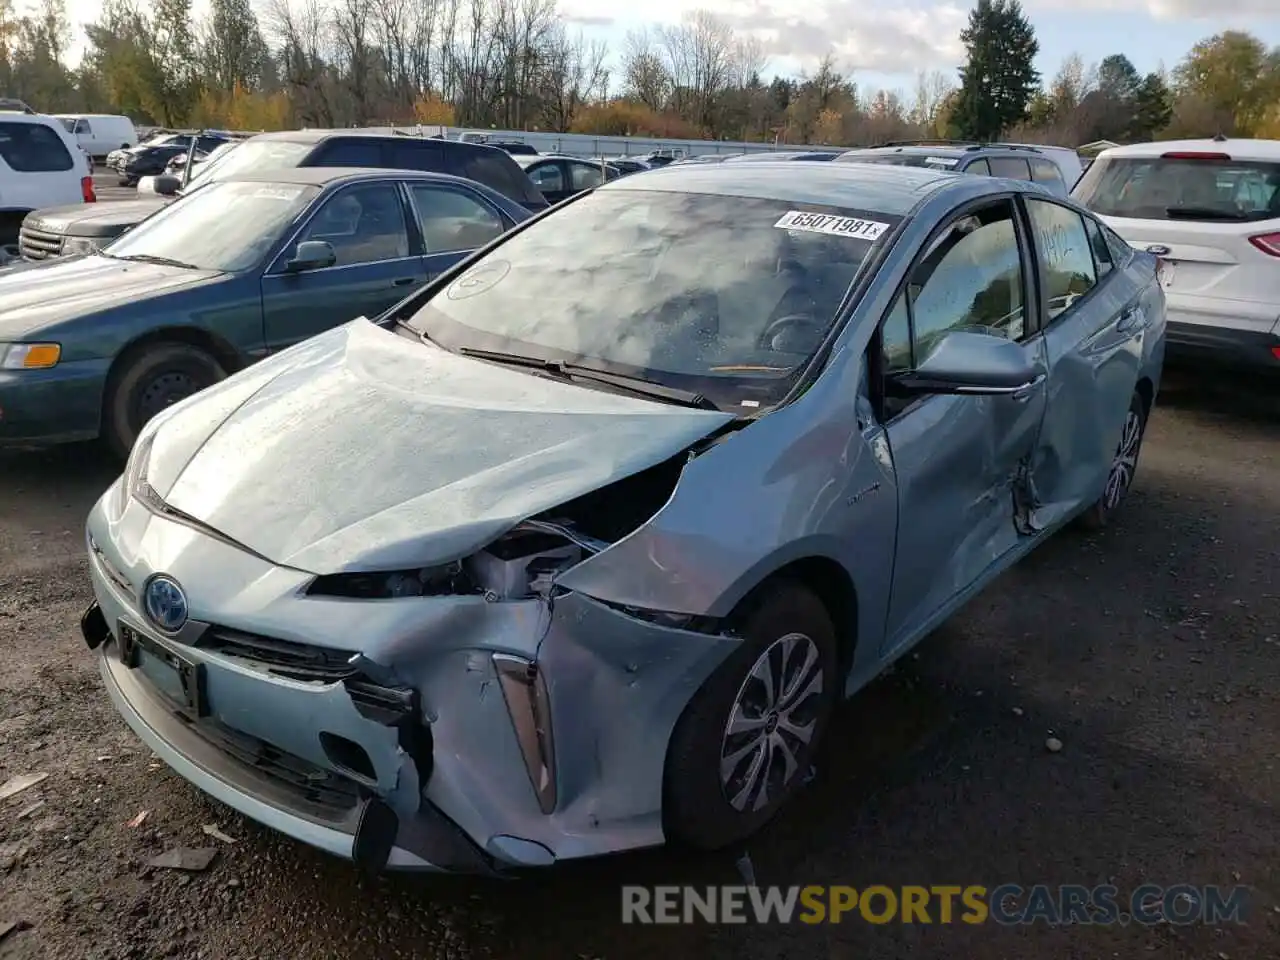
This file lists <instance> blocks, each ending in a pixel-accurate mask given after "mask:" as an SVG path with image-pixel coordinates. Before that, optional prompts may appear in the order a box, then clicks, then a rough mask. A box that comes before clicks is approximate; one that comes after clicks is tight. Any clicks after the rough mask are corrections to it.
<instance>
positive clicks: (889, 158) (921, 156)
mask: <svg viewBox="0 0 1280 960" xmlns="http://www.w3.org/2000/svg"><path fill="white" fill-rule="evenodd" d="M839 159H840V160H842V161H843V162H845V163H887V164H890V165H891V166H895V167H928V168H930V169H931V170H954V169H955V168H956V167H957V166H958V165H959V163H960V161H959V160H957V159H956V158H955V157H947V156H941V155H938V154H928V153H867V154H858V153H845V154H842V155H841V156H840V158H839Z"/></svg>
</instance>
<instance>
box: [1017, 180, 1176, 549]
mask: <svg viewBox="0 0 1280 960" xmlns="http://www.w3.org/2000/svg"><path fill="white" fill-rule="evenodd" d="M1023 205H1024V207H1025V210H1026V214H1027V218H1028V222H1029V224H1030V230H1029V231H1028V232H1029V234H1030V236H1031V240H1032V245H1033V248H1034V251H1035V257H1036V266H1037V274H1038V286H1039V290H1040V311H1039V313H1040V317H1041V320H1042V325H1043V331H1042V336H1043V339H1044V343H1045V353H1046V356H1047V359H1048V363H1049V382H1048V389H1049V404H1048V408H1047V410H1046V412H1045V419H1044V428H1043V430H1042V432H1041V436H1040V442H1039V444H1038V445H1037V451H1036V459H1035V460H1034V461H1033V463H1032V469H1031V480H1032V492H1033V504H1034V510H1033V511H1032V515H1031V521H1032V524H1033V525H1034V526H1035V527H1037V528H1039V529H1043V528H1046V527H1050V526H1052V525H1054V524H1055V523H1057V522H1059V521H1061V520H1063V519H1064V518H1066V517H1068V516H1070V515H1072V514H1074V513H1075V512H1077V511H1078V510H1079V509H1081V508H1083V507H1086V506H1088V505H1089V504H1091V503H1093V502H1094V501H1096V500H1097V499H1098V497H1099V496H1100V495H1101V494H1102V490H1103V486H1104V485H1105V483H1106V479H1107V474H1108V472H1109V470H1110V467H1111V461H1112V458H1113V456H1114V454H1115V450H1116V447H1117V445H1118V443H1119V441H1120V432H1121V429H1122V428H1123V426H1124V421H1125V417H1126V415H1127V414H1128V411H1129V404H1130V401H1131V399H1132V397H1133V393H1134V389H1135V387H1136V385H1137V382H1138V371H1139V367H1140V365H1141V361H1142V356H1143V339H1144V338H1145V337H1146V336H1147V335H1148V327H1149V325H1150V322H1151V321H1153V320H1155V319H1157V318H1158V316H1159V310H1160V293H1159V289H1158V287H1157V284H1156V276H1155V266H1154V262H1153V261H1152V259H1151V258H1150V257H1145V256H1137V255H1135V254H1134V253H1133V252H1132V251H1127V252H1125V251H1116V250H1114V249H1113V248H1112V246H1111V245H1110V244H1108V243H1107V239H1106V236H1105V234H1104V232H1103V230H1102V228H1101V226H1100V225H1099V224H1098V222H1097V221H1096V220H1094V218H1093V217H1091V216H1088V215H1087V214H1081V213H1080V212H1079V211H1077V210H1075V209H1073V208H1071V207H1069V206H1067V205H1066V204H1065V203H1058V202H1056V201H1054V200H1051V199H1048V198H1041V197H1033V196H1024V198H1023ZM1117 253H1120V256H1117Z"/></svg>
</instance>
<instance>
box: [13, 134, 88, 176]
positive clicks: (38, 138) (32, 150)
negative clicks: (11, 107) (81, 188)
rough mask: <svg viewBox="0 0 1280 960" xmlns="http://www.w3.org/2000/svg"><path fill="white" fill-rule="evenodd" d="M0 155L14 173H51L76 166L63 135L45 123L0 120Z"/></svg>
mask: <svg viewBox="0 0 1280 960" xmlns="http://www.w3.org/2000/svg"><path fill="white" fill-rule="evenodd" d="M0 157H3V158H4V162H5V163H7V164H8V165H9V169H10V170H12V171H14V172H15V173H52V172H55V171H61V170H70V169H71V168H72V167H73V166H75V162H74V161H73V160H72V159H71V152H70V151H69V150H67V148H66V145H65V144H64V143H63V142H62V138H61V137H59V136H58V135H57V134H56V133H54V132H53V131H52V130H51V129H50V128H48V127H46V126H45V125H44V124H42V123H3V122H0Z"/></svg>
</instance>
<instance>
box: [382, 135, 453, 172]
mask: <svg viewBox="0 0 1280 960" xmlns="http://www.w3.org/2000/svg"><path fill="white" fill-rule="evenodd" d="M387 147H388V148H389V150H390V153H391V166H393V167H396V168H397V169H400V170H441V169H443V168H444V154H443V152H442V151H441V149H440V147H438V146H436V145H435V144H432V143H426V142H418V141H416V140H408V139H402V140H395V141H393V142H391V143H389V144H387ZM373 166H379V167H380V166H382V164H380V163H377V164H373Z"/></svg>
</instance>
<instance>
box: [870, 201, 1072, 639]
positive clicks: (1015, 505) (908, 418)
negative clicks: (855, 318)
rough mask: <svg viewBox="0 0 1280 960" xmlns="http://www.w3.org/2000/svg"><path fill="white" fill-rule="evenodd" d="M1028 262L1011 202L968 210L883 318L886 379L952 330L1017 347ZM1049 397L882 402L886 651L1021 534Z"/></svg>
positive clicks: (1030, 331) (1029, 347) (1025, 317)
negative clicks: (893, 510) (894, 507)
mask: <svg viewBox="0 0 1280 960" xmlns="http://www.w3.org/2000/svg"><path fill="white" fill-rule="evenodd" d="M1030 272H1031V271H1030V259H1029V251H1028V249H1027V244H1026V242H1025V238H1024V236H1023V230H1022V227H1021V221H1020V220H1019V219H1018V217H1017V213H1016V208H1015V206H1014V203H1013V201H1012V199H1002V200H999V201H996V202H994V203H987V204H985V205H984V206H981V207H977V208H969V209H966V210H965V211H964V213H963V214H962V215H960V216H958V217H956V218H955V219H953V220H952V221H951V222H950V223H949V224H947V225H946V226H945V227H944V228H943V229H942V230H940V231H939V232H938V233H937V234H935V236H934V237H933V238H932V239H931V240H930V242H929V243H928V244H926V246H925V248H924V250H923V251H922V253H921V255H920V256H919V257H918V259H917V262H916V264H915V266H914V267H913V268H912V272H911V274H910V276H909V277H908V282H907V285H906V288H905V289H904V290H903V291H902V293H901V294H900V295H899V297H898V299H897V302H896V303H895V305H894V307H893V309H892V310H891V311H890V313H889V315H888V316H887V317H886V318H885V321H884V325H883V328H882V334H881V338H880V339H881V342H882V350H883V353H884V359H883V366H884V370H885V374H886V377H888V378H891V377H892V376H893V374H894V373H897V372H902V371H905V370H909V369H911V368H912V367H913V366H914V365H916V364H918V363H919V362H920V361H921V360H922V359H923V358H924V357H926V356H928V353H929V350H930V349H931V346H932V345H933V344H934V343H935V342H936V341H937V339H938V337H939V336H940V335H941V334H943V333H946V332H948V331H951V330H962V329H969V330H975V329H976V330H982V331H985V332H988V333H990V334H991V335H993V336H1004V337H1008V338H1010V339H1013V340H1016V341H1018V342H1020V343H1023V344H1024V349H1025V350H1026V351H1027V354H1028V359H1029V360H1030V361H1031V362H1032V366H1033V367H1035V368H1036V369H1038V370H1043V369H1044V359H1045V358H1044V342H1043V338H1041V337H1039V336H1036V335H1035V328H1034V317H1035V311H1034V309H1031V310H1029V309H1027V305H1028V304H1029V303H1030V302H1031V300H1030V296H1029V294H1030V291H1031V290H1032V289H1033V288H1032V287H1031V286H1030V284H1029V280H1030ZM1046 404H1047V394H1046V390H1045V384H1044V378H1043V377H1041V378H1040V379H1039V380H1038V381H1037V382H1035V383H1034V384H1033V385H1032V386H1031V387H1029V389H1028V390H1027V391H1025V392H1024V393H1022V394H1017V395H1013V396H1007V397H973V396H930V397H925V398H922V399H915V400H913V401H901V400H899V401H893V400H886V409H885V413H884V416H885V421H886V423H885V425H886V431H885V432H886V434H887V436H888V439H889V447H890V451H891V454H892V457H893V466H894V473H895V475H896V477H897V486H898V547H897V554H896V558H895V561H894V570H893V590H892V596H891V599H890V603H889V614H888V621H887V623H886V627H885V633H884V636H885V644H886V648H885V649H886V652H888V651H890V650H892V649H893V648H895V647H897V646H899V645H900V644H901V643H903V642H904V641H907V640H911V639H913V638H915V637H916V636H918V634H919V632H920V631H921V630H925V629H929V628H930V627H931V626H932V624H933V623H934V622H936V619H937V618H938V617H939V616H940V615H942V614H945V613H946V612H947V611H948V609H949V605H950V604H951V602H952V601H953V600H955V599H957V598H958V597H959V596H960V595H961V594H963V593H964V592H965V591H966V590H967V589H968V588H969V587H971V586H972V585H973V584H975V582H977V581H978V580H979V579H981V578H982V577H983V575H984V574H985V573H987V571H988V570H990V569H991V568H993V567H994V566H996V565H998V564H1000V563H1001V561H1002V560H1004V559H1005V558H1006V556H1007V555H1008V554H1009V552H1010V551H1011V550H1013V549H1014V548H1016V547H1017V546H1019V545H1020V543H1021V542H1022V540H1023V533H1022V532H1021V530H1020V528H1021V517H1020V514H1021V511H1022V509H1023V507H1024V506H1025V497H1024V487H1025V482H1026V471H1027V467H1028V464H1029V463H1030V461H1031V458H1032V455H1033V453H1034V451H1035V449H1036V444H1037V438H1038V436H1039V433H1040V426H1041V421H1042V419H1043V417H1044V412H1045V408H1046Z"/></svg>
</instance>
